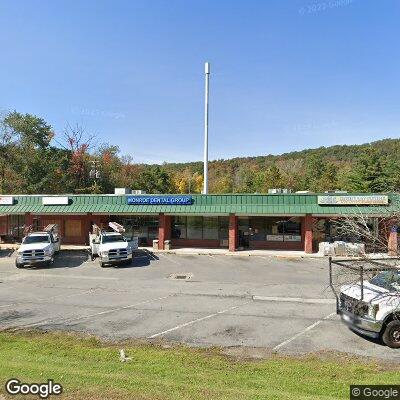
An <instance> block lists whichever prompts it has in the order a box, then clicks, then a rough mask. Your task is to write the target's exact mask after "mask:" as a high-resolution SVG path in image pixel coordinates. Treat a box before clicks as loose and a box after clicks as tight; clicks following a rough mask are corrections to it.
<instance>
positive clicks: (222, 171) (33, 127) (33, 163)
mask: <svg viewBox="0 0 400 400" xmlns="http://www.w3.org/2000/svg"><path fill="white" fill-rule="evenodd" d="M111 136H112V135H111V133H110V137H111ZM95 143H96V140H95V139H94V138H93V137H91V136H90V135H88V134H87V133H86V132H85V131H84V130H83V129H82V128H81V127H80V126H73V125H69V126H68V127H67V128H66V129H65V131H64V132H62V133H61V134H60V133H55V132H54V131H53V129H52V127H51V126H50V125H49V124H48V123H47V122H46V121H44V120H43V119H42V118H40V117H37V116H34V115H30V114H21V113H18V112H16V111H13V112H9V113H6V114H5V115H3V117H2V118H1V119H0V193H3V194H4V193H10V194H12V193H67V192H68V193H112V192H113V190H114V188H115V187H130V188H133V189H143V190H146V191H147V192H148V193H189V192H190V193H199V192H201V188H202V184H203V176H202V171H203V164H202V162H200V161H198V162H191V163H181V164H177V163H164V164H162V165H146V164H137V163H135V162H134V154H133V155H131V156H126V155H125V156H122V155H120V152H119V149H118V147H117V146H114V145H112V144H111V145H110V144H97V145H95ZM269 188H289V189H292V190H294V191H296V190H311V191H325V190H335V189H341V190H347V191H358V192H386V191H399V190H400V139H384V140H379V141H375V142H371V143H366V144H361V145H337V146H331V147H319V148H316V149H306V150H302V151H296V152H290V153H284V154H281V155H266V156H257V157H240V158H232V159H227V160H223V159H221V160H214V161H211V162H210V163H209V189H210V193H255V192H257V193H265V192H267V191H268V189H269Z"/></svg>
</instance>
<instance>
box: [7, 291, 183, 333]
mask: <svg viewBox="0 0 400 400" xmlns="http://www.w3.org/2000/svg"><path fill="white" fill-rule="evenodd" d="M171 296H175V294H170V295H167V296H163V297H157V298H154V299H149V300H145V301H141V302H139V303H135V304H130V305H128V306H123V307H118V308H113V309H112V310H105V311H100V312H98V313H94V314H87V315H81V316H80V317H76V318H65V319H61V320H54V319H53V320H45V321H41V322H34V323H32V324H27V325H20V326H17V327H15V328H13V329H11V330H12V331H16V330H18V329H24V328H32V327H39V326H42V325H49V324H61V323H70V322H76V321H81V320H82V319H87V318H92V317H97V316H100V315H105V314H111V313H113V312H117V311H122V310H127V309H129V308H134V307H137V306H140V305H143V304H148V303H151V302H153V301H158V300H164V299H166V298H168V297H171Z"/></svg>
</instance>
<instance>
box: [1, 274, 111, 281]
mask: <svg viewBox="0 0 400 400" xmlns="http://www.w3.org/2000/svg"><path fill="white" fill-rule="evenodd" d="M29 277H36V278H62V279H89V280H95V281H96V280H107V281H109V280H112V281H116V280H119V278H116V277H111V276H86V275H58V274H48V273H44V274H40V273H30V272H22V273H20V274H15V275H13V276H12V277H10V278H7V281H18V280H21V279H24V278H29Z"/></svg>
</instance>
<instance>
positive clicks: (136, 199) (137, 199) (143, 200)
mask: <svg viewBox="0 0 400 400" xmlns="http://www.w3.org/2000/svg"><path fill="white" fill-rule="evenodd" d="M127 199H128V200H127V201H128V204H130V205H142V204H148V205H170V206H176V205H179V206H186V205H190V204H192V202H193V199H192V196H128V197H127Z"/></svg>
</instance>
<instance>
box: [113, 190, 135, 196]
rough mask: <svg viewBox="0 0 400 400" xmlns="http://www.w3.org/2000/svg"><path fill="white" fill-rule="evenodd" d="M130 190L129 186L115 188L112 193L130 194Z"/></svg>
mask: <svg viewBox="0 0 400 400" xmlns="http://www.w3.org/2000/svg"><path fill="white" fill-rule="evenodd" d="M131 193H132V190H131V189H130V188H115V189H114V194H117V195H124V194H131Z"/></svg>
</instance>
